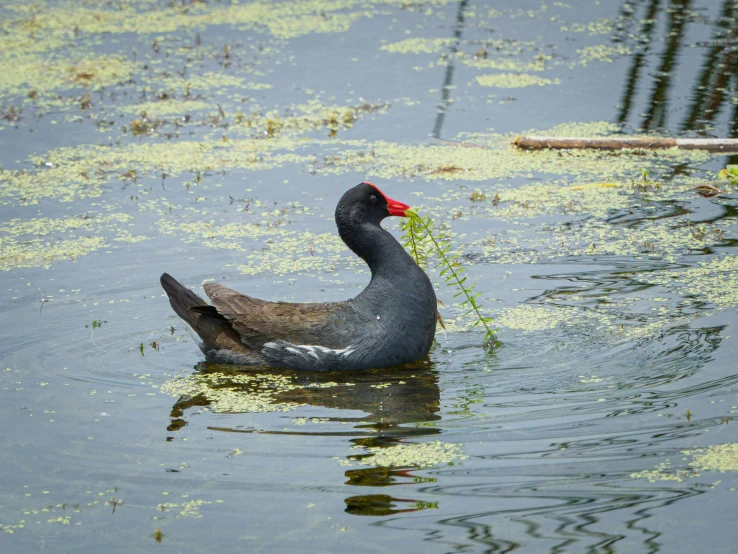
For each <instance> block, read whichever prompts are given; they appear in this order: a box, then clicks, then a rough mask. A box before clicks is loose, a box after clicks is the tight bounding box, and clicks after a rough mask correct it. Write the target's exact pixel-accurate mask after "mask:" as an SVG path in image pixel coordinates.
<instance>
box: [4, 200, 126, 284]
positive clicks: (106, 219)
mask: <svg viewBox="0 0 738 554" xmlns="http://www.w3.org/2000/svg"><path fill="white" fill-rule="evenodd" d="M132 217H133V216H130V215H127V214H111V215H108V216H102V217H69V218H58V219H47V218H37V219H30V220H25V221H24V220H21V219H11V220H10V221H8V222H5V223H1V224H0V271H8V270H10V269H16V268H20V267H39V266H41V267H48V266H50V265H51V264H53V263H54V262H55V261H58V260H75V259H77V258H78V257H80V256H85V255H87V254H90V253H91V252H94V251H95V250H99V249H101V248H104V247H106V246H108V243H107V241H106V239H105V238H104V237H103V236H89V234H90V233H94V234H95V235H97V234H99V233H101V232H102V231H103V230H104V229H112V230H113V232H115V231H116V230H117V228H116V226H115V224H116V223H126V222H128V221H129V220H131V219H132ZM110 224H113V225H110ZM62 233H64V234H67V235H68V238H64V239H61V240H60V239H59V235H60V234H62ZM78 233H84V234H85V236H77V234H78ZM52 236H53V239H52ZM136 238H137V237H134V236H133V235H131V234H130V233H129V232H128V231H126V230H123V231H122V232H120V233H119V234H118V237H117V239H118V240H121V241H135V240H136Z"/></svg>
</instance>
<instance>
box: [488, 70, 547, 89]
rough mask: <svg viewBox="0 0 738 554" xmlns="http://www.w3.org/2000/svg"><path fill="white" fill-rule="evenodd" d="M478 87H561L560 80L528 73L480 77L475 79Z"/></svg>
mask: <svg viewBox="0 0 738 554" xmlns="http://www.w3.org/2000/svg"><path fill="white" fill-rule="evenodd" d="M475 80H476V82H477V84H478V85H480V86H483V87H494V88H525V87H533V86H535V87H543V86H546V85H560V84H561V80H560V79H545V78H543V77H538V76H537V75H528V74H526V73H496V74H491V75H478V76H477V77H476V78H475Z"/></svg>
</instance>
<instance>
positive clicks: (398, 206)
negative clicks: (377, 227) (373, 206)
mask: <svg viewBox="0 0 738 554" xmlns="http://www.w3.org/2000/svg"><path fill="white" fill-rule="evenodd" d="M365 184H367V185H371V186H373V187H374V188H375V189H377V192H378V193H379V194H381V195H382V196H383V197H384V199H385V200H386V201H387V211H388V212H389V213H390V215H397V216H400V217H410V216H411V215H413V214H414V213H415V212H414V210H413V209H412V208H411V207H410V206H408V205H407V204H403V203H402V202H398V201H397V200H393V199H392V198H390V197H389V196H387V195H386V194H384V193H383V192H382V191H381V190H379V187H378V186H377V185H375V184H374V183H369V182H368V181H367V182H365ZM408 211H409V212H410V213H408Z"/></svg>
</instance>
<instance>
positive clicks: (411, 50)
mask: <svg viewBox="0 0 738 554" xmlns="http://www.w3.org/2000/svg"><path fill="white" fill-rule="evenodd" d="M455 42H456V39H452V38H408V39H405V40H401V41H399V42H392V43H390V44H385V45H384V46H382V47H381V48H380V49H381V50H385V51H387V52H393V53H397V54H433V53H435V52H440V51H441V50H444V49H446V48H448V47H449V46H451V45H452V44H454V43H455Z"/></svg>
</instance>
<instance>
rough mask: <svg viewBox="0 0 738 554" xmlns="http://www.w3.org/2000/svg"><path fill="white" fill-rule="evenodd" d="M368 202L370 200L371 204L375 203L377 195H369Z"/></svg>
mask: <svg viewBox="0 0 738 554" xmlns="http://www.w3.org/2000/svg"><path fill="white" fill-rule="evenodd" d="M369 202H371V203H372V204H376V203H377V197H376V195H374V194H372V195H371V196H370V197H369Z"/></svg>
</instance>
